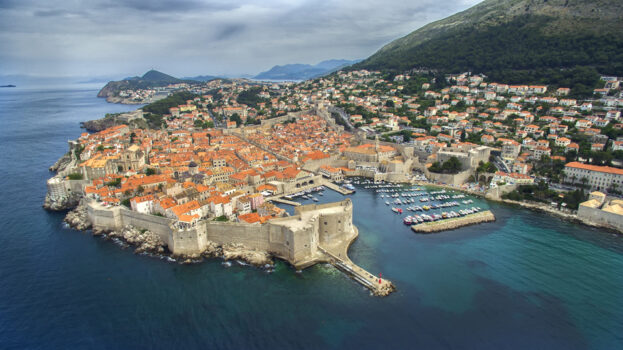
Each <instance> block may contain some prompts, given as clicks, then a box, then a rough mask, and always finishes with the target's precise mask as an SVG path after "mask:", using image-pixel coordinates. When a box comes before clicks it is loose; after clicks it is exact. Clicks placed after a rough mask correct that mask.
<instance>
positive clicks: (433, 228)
mask: <svg viewBox="0 0 623 350" xmlns="http://www.w3.org/2000/svg"><path fill="white" fill-rule="evenodd" d="M491 221H495V215H493V213H492V212H491V210H485V211H482V212H478V213H474V214H469V215H465V216H461V217H458V218H452V219H445V220H439V221H433V222H423V223H421V224H417V225H413V226H411V229H412V230H413V232H417V233H433V232H440V231H447V230H454V229H457V228H459V227H463V226H468V225H475V224H479V223H482V222H491Z"/></svg>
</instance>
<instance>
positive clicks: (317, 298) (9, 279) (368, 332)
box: [0, 89, 623, 349]
mask: <svg viewBox="0 0 623 350" xmlns="http://www.w3.org/2000/svg"><path fill="white" fill-rule="evenodd" d="M96 92H97V91H96V90H76V89H74V90H72V89H65V90H61V89H57V90H24V89H3V90H0V123H1V127H0V164H1V167H0V169H1V175H2V180H3V183H2V185H3V186H2V189H1V192H0V193H1V197H0V198H1V200H0V224H1V226H0V227H1V228H2V230H1V232H0V348H3V349H11V348H20V349H21V348H62V349H65V348H121V349H125V348H178V347H179V348H181V347H184V348H229V349H232V348H233V349H268V348H271V349H272V348H296V349H319V348H334V349H337V348H339V349H342V348H353V349H368V348H376V349H378V348H382V349H384V348H394V349H417V348H419V349H437V348H442V349H450V348H452V349H457V348H461V349H463V348H466V349H588V348H591V349H615V348H623V333H622V332H621V330H623V273H622V271H623V240H622V238H621V237H618V236H614V235H612V234H611V233H607V232H603V231H599V230H595V229H590V228H586V227H581V226H577V225H572V224H569V223H566V222H562V221H560V220H557V219H554V218H551V217H548V216H545V215H541V214H536V213H533V212H530V211H526V210H522V209H517V208H512V207H507V206H502V205H498V204H495V203H486V202H483V201H479V200H477V205H478V206H480V207H483V208H490V209H491V210H493V212H494V213H495V215H496V216H497V219H498V220H497V221H496V222H495V223H489V224H483V225H478V226H471V227H466V228H462V229H459V230H455V231H451V232H446V233H442V234H436V235H415V234H413V233H411V232H410V231H409V230H408V229H406V227H405V226H404V225H403V224H402V223H401V221H400V219H399V217H398V216H397V215H394V214H392V213H391V212H390V211H389V209H388V207H387V206H386V205H385V204H384V203H383V202H384V199H381V198H378V195H377V194H375V193H373V192H372V191H369V190H365V189H359V191H358V192H357V194H356V195H354V196H352V199H353V201H354V211H355V223H356V225H357V226H358V227H359V231H360V238H359V239H358V240H357V241H356V242H355V243H354V244H353V246H352V247H351V250H350V256H351V258H352V260H353V261H355V262H356V263H358V264H360V265H362V266H363V267H365V268H366V269H368V270H369V271H371V272H373V273H378V272H382V273H383V276H385V277H387V278H389V279H391V280H392V281H393V282H394V283H395V284H396V286H397V288H398V291H397V292H396V293H394V294H392V295H391V296H389V297H387V298H383V299H381V298H375V297H371V296H370V295H369V293H368V291H366V290H364V289H363V288H362V287H361V286H359V285H357V284H356V283H355V282H353V281H351V280H350V279H348V278H347V277H345V276H344V275H342V274H341V273H340V272H338V271H336V270H335V269H334V268H332V267H329V266H315V267H312V268H310V269H307V270H305V271H303V272H302V273H301V274H297V273H295V271H294V270H293V269H292V268H291V267H289V266H288V265H287V264H284V263H278V264H277V268H276V270H275V272H274V273H266V272H264V271H262V270H259V269H255V268H249V267H244V266H237V265H234V266H232V267H229V268H227V267H225V266H223V265H222V264H221V262H220V261H219V260H211V261H206V262H203V263H201V264H196V265H189V266H187V265H179V264H176V263H168V262H165V261H163V260H159V259H156V258H150V257H146V256H137V255H135V254H133V253H132V251H131V250H130V249H122V248H120V247H119V246H117V245H115V244H113V243H112V242H110V241H105V240H103V239H100V238H94V237H92V236H91V235H90V234H88V233H82V232H78V231H74V230H70V229H66V228H64V226H63V224H62V218H63V214H57V213H49V212H46V211H44V210H43V209H42V208H41V203H42V201H43V198H44V196H45V180H46V179H47V178H48V177H50V176H51V174H50V173H49V172H48V171H47V167H48V166H50V165H51V164H52V163H54V161H55V160H56V159H57V158H59V157H60V156H61V155H62V154H63V153H64V152H65V151H66V150H67V140H68V139H73V138H76V137H78V136H79V134H80V132H81V130H80V129H79V122H80V121H83V120H88V119H94V118H99V117H101V116H103V114H104V113H107V112H119V111H124V110H127V109H128V108H129V107H126V106H121V105H112V104H107V103H106V102H105V101H103V100H101V99H97V98H96V97H95V95H96ZM319 198H322V200H323V201H329V200H338V199H341V198H342V196H341V195H339V194H336V193H333V192H331V191H326V192H325V195H324V196H323V197H319Z"/></svg>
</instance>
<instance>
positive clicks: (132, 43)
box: [0, 0, 478, 76]
mask: <svg viewBox="0 0 623 350" xmlns="http://www.w3.org/2000/svg"><path fill="white" fill-rule="evenodd" d="M477 1H478V0H448V1H437V0H411V1H404V0H386V1H383V2H380V1H377V0H340V1H337V0H333V1H331V0H297V1H290V0H263V1H253V0H231V1H225V0H219V1H214V0H212V1H199V0H181V1H179V2H175V3H171V2H166V1H163V0H151V1H149V0H128V1H123V0H95V1H94V2H90V3H85V2H83V1H80V0H64V1H62V2H58V3H55V4H53V5H52V4H51V3H50V2H48V1H44V0H23V1H19V2H18V1H13V0H0V8H6V10H3V11H0V49H1V51H2V53H3V56H2V59H1V60H0V62H2V65H0V74H10V73H24V72H29V73H33V74H37V73H40V72H46V71H49V70H50V69H62V70H64V71H63V73H64V74H65V75H79V74H97V75H103V74H110V75H117V74H128V75H136V74H140V73H142V71H143V70H147V69H149V68H150V67H151V66H155V67H158V68H159V69H161V70H163V71H164V72H166V73H169V74H173V75H180V76H184V75H186V76H188V75H196V74H223V73H225V74H235V73H257V72H259V71H262V70H265V69H267V68H270V67H271V66H273V65H275V64H286V63H317V62H319V61H322V60H325V59H334V58H335V59H341V58H344V59H356V58H365V57H367V56H369V55H371V54H372V53H374V51H376V50H377V49H379V48H380V47H382V46H383V45H385V44H386V43H388V42H389V41H391V40H393V39H396V38H399V37H402V36H404V35H406V34H408V33H409V32H411V31H413V30H415V29H417V28H418V27H420V26H423V25H425V24H426V23H428V22H430V21H432V20H436V19H440V18H443V17H445V16H448V15H450V14H452V13H455V12H458V11H460V10H464V9H466V8H467V7H469V6H470V5H473V4H475V3H476V2H477ZM59 67H60V68H59Z"/></svg>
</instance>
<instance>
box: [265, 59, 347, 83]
mask: <svg viewBox="0 0 623 350" xmlns="http://www.w3.org/2000/svg"><path fill="white" fill-rule="evenodd" d="M356 62H358V61H349V60H327V61H322V62H320V63H318V64H316V65H311V64H286V65H283V66H274V67H272V68H271V69H269V70H267V71H265V72H262V73H260V74H258V75H256V76H255V77H254V79H260V80H261V79H266V80H306V79H311V78H316V77H319V76H323V75H326V74H329V73H332V72H334V71H336V70H339V69H341V68H344V67H347V66H349V65H351V64H353V63H356Z"/></svg>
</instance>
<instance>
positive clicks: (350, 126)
mask: <svg viewBox="0 0 623 350" xmlns="http://www.w3.org/2000/svg"><path fill="white" fill-rule="evenodd" d="M327 109H328V110H329V113H331V114H333V113H336V114H337V115H339V116H340V118H341V119H342V121H344V123H345V124H346V129H348V130H355V127H354V126H353V124H351V123H350V116H349V115H348V113H346V111H345V110H343V109H342V108H339V107H335V106H329V107H328V108H327Z"/></svg>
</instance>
